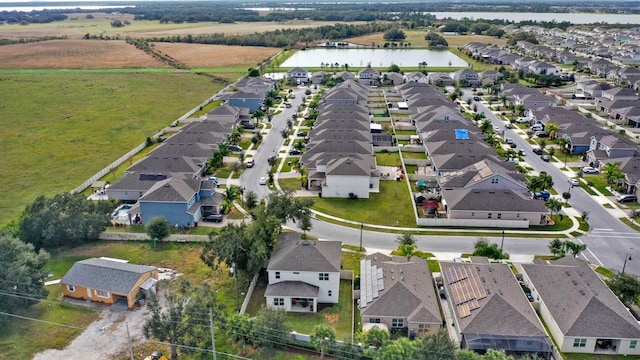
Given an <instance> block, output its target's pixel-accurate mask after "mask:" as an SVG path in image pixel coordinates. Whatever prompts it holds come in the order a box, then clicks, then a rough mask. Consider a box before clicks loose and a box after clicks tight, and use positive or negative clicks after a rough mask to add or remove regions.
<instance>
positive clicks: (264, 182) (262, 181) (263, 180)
mask: <svg viewBox="0 0 640 360" xmlns="http://www.w3.org/2000/svg"><path fill="white" fill-rule="evenodd" d="M258 184H260V185H267V177H266V176H263V177H261V178H260V180H258Z"/></svg>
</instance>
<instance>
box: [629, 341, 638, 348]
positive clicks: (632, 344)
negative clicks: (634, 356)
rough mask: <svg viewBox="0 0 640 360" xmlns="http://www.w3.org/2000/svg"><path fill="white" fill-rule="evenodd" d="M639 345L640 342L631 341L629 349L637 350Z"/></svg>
mask: <svg viewBox="0 0 640 360" xmlns="http://www.w3.org/2000/svg"><path fill="white" fill-rule="evenodd" d="M637 345H638V340H631V342H629V349H635V348H636V346H637Z"/></svg>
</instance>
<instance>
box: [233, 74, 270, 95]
mask: <svg viewBox="0 0 640 360" xmlns="http://www.w3.org/2000/svg"><path fill="white" fill-rule="evenodd" d="M236 87H237V88H238V90H240V91H242V92H245V93H251V94H259V95H263V96H266V95H267V93H268V92H269V91H271V90H275V89H276V80H273V79H270V78H268V77H264V76H258V77H252V78H242V79H240V80H238V82H236Z"/></svg>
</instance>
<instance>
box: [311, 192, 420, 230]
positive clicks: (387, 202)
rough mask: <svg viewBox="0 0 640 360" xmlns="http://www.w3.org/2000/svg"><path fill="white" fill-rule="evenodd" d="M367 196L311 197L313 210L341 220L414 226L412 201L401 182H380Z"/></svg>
mask: <svg viewBox="0 0 640 360" xmlns="http://www.w3.org/2000/svg"><path fill="white" fill-rule="evenodd" d="M369 196H370V197H369V199H357V200H350V199H335V198H334V199H328V198H318V199H315V200H314V205H313V209H314V210H317V211H320V212H323V213H326V214H330V215H335V216H338V217H340V218H343V219H348V220H353V221H358V222H363V223H367V224H378V225H390V226H393V225H396V222H397V225H398V226H415V220H414V214H413V202H412V201H411V196H410V194H409V190H408V189H407V184H406V183H405V182H404V181H381V182H380V193H377V194H376V193H371V194H369Z"/></svg>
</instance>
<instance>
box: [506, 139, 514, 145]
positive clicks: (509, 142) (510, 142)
mask: <svg viewBox="0 0 640 360" xmlns="http://www.w3.org/2000/svg"><path fill="white" fill-rule="evenodd" d="M504 141H505V142H506V143H507V144H513V139H512V138H506V139H505V140H504Z"/></svg>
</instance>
